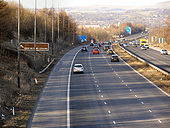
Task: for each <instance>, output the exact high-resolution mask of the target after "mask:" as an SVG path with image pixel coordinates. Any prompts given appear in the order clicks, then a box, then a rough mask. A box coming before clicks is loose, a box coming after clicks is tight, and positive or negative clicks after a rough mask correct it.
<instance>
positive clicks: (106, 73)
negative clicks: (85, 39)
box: [28, 47, 170, 128]
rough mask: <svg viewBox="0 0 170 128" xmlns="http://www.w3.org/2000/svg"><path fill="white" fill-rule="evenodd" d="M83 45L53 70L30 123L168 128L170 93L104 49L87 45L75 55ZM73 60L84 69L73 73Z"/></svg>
mask: <svg viewBox="0 0 170 128" xmlns="http://www.w3.org/2000/svg"><path fill="white" fill-rule="evenodd" d="M79 49H80V47H79V48H75V49H73V50H71V51H70V52H68V53H67V54H66V55H65V56H64V57H63V58H62V59H61V61H60V62H59V63H58V64H57V65H56V66H55V68H54V70H53V71H52V73H51V74H50V75H49V78H48V80H47V83H46V85H45V87H44V89H43V91H42V93H41V96H40V98H39V100H38V102H37V104H36V106H35V108H34V111H33V114H32V116H31V118H30V120H29V123H28V127H33V128H35V127H36V128H42V127H48V128H170V98H169V96H168V95H166V94H165V93H163V92H162V91H161V90H159V89H158V88H157V87H155V86H154V85H153V84H152V83H150V82H149V81H148V80H146V79H145V78H144V77H142V76H141V75H139V74H138V73H137V72H135V71H134V70H133V69H132V68H130V67H129V66H128V65H127V64H125V63H124V62H123V61H122V60H121V61H120V62H110V56H107V55H106V53H105V52H103V50H102V49H101V53H100V54H99V55H93V54H92V51H91V50H92V48H89V51H88V52H79V53H78V54H77V56H75V54H76V53H77V51H78V50H79ZM74 57H75V60H74ZM73 60H74V61H73ZM73 62H74V63H82V64H83V65H84V67H85V72H84V74H73V73H71V74H70V71H71V70H70V66H71V64H72V63H73ZM69 81H70V82H69ZM68 86H70V88H68ZM68 91H69V93H68ZM68 94H69V98H68ZM68 101H69V102H68ZM68 103H69V104H68Z"/></svg>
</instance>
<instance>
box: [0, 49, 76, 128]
mask: <svg viewBox="0 0 170 128" xmlns="http://www.w3.org/2000/svg"><path fill="white" fill-rule="evenodd" d="M72 48H73V47H70V48H67V49H65V50H62V51H61V52H58V54H57V55H56V56H55V61H54V62H53V64H52V65H51V66H50V67H49V69H48V70H47V71H46V72H44V73H42V74H38V73H34V76H35V77H36V78H37V79H38V85H36V84H34V81H31V84H33V85H31V86H30V89H28V90H27V91H25V92H23V93H21V94H22V95H19V96H15V98H14V102H11V103H10V104H13V106H14V107H15V116H13V115H12V111H11V110H10V108H11V105H4V107H3V108H6V109H8V110H6V111H3V112H6V113H3V114H5V120H3V121H2V124H0V127H2V128H3V127H4V128H26V125H27V122H28V119H29V117H30V115H31V113H32V109H33V107H34V104H35V102H36V101H37V98H38V96H39V94H40V92H41V90H42V88H43V87H44V84H45V82H46V80H47V78H48V75H49V74H50V72H51V71H52V70H53V67H54V66H55V65H56V64H57V63H58V61H59V60H60V59H61V58H62V56H63V55H64V54H65V53H67V52H68V51H69V50H70V49H72ZM25 66H26V65H25ZM7 84H8V83H7ZM10 95H11V94H9V96H10ZM16 97H17V98H16ZM10 99H12V97H10V98H9V100H10ZM5 106H7V107H5Z"/></svg>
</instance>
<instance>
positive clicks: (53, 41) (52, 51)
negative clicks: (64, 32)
mask: <svg viewBox="0 0 170 128" xmlns="http://www.w3.org/2000/svg"><path fill="white" fill-rule="evenodd" d="M53 4H54V1H53V0H52V51H51V52H52V53H51V54H52V56H53V54H54V7H53Z"/></svg>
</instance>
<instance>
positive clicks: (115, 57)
mask: <svg viewBox="0 0 170 128" xmlns="http://www.w3.org/2000/svg"><path fill="white" fill-rule="evenodd" d="M111 62H119V56H118V55H112V57H111Z"/></svg>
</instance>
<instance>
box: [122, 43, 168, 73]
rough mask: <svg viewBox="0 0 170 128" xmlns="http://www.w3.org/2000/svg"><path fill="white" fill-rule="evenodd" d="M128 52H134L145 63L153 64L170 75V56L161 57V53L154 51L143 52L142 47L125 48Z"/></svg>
mask: <svg viewBox="0 0 170 128" xmlns="http://www.w3.org/2000/svg"><path fill="white" fill-rule="evenodd" d="M124 48H125V49H127V50H128V51H131V52H133V54H135V55H137V56H140V57H141V58H143V59H144V60H145V61H147V62H150V63H152V64H153V65H155V66H157V67H159V68H160V69H162V70H164V71H166V72H168V73H170V54H169V55H161V53H160V51H157V50H154V49H151V48H150V49H147V50H141V48H140V47H133V46H129V47H124Z"/></svg>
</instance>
